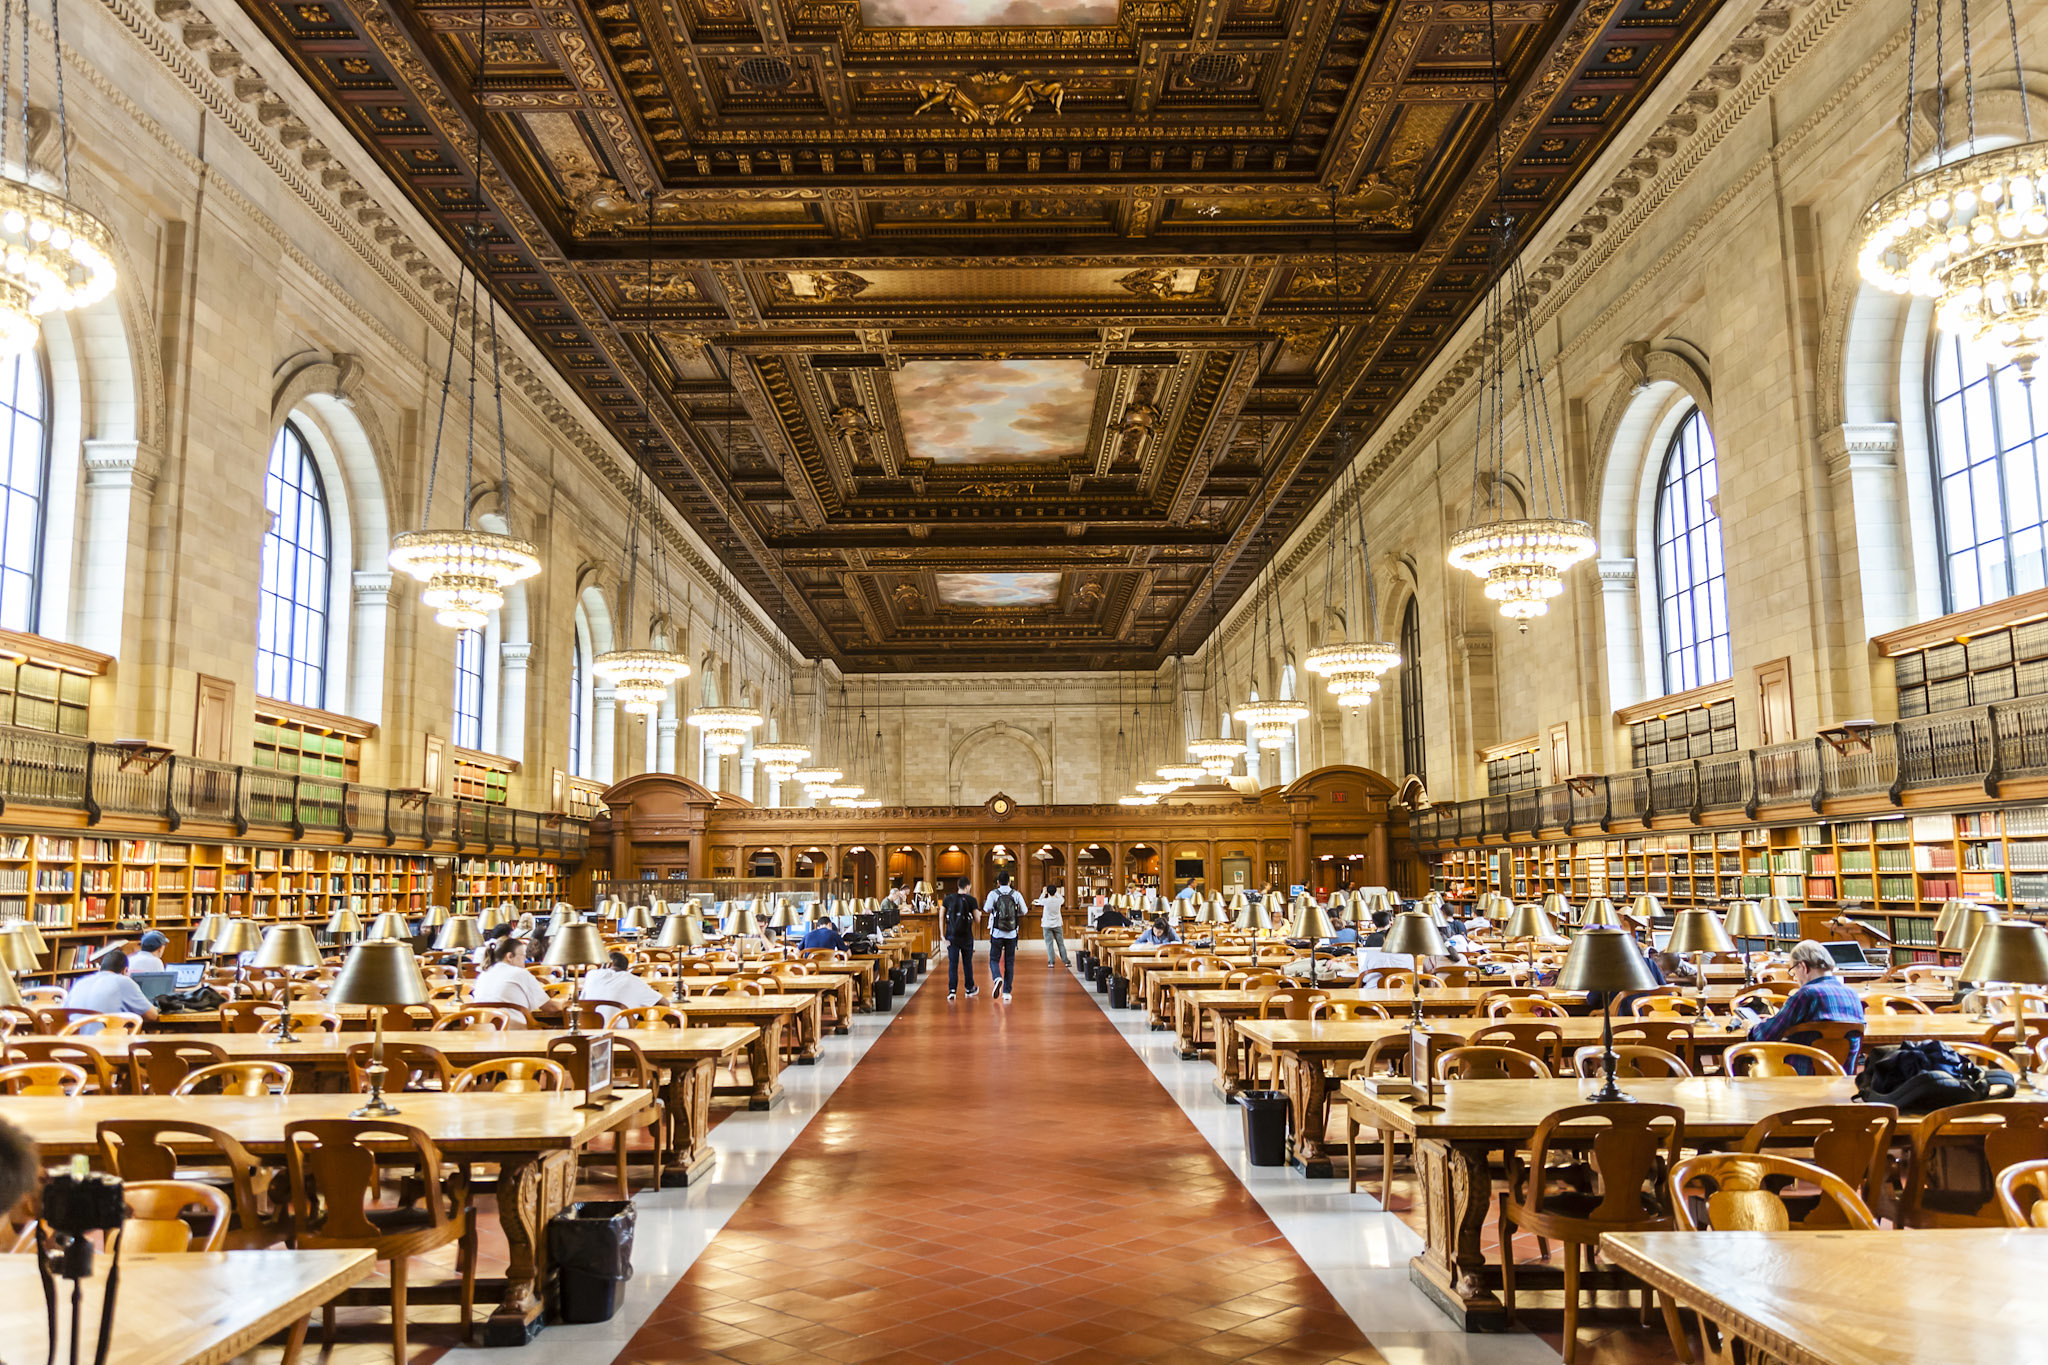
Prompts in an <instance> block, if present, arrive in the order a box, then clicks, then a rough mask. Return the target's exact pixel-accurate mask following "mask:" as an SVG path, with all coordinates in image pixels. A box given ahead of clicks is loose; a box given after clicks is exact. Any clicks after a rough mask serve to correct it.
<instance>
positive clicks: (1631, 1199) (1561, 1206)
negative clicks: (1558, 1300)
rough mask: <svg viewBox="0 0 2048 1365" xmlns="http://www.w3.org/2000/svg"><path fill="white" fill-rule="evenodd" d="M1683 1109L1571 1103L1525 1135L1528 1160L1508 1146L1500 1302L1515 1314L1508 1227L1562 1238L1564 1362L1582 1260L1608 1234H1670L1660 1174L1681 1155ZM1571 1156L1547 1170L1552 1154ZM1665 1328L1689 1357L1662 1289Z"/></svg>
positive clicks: (1568, 1362) (1572, 1336)
mask: <svg viewBox="0 0 2048 1365" xmlns="http://www.w3.org/2000/svg"><path fill="white" fill-rule="evenodd" d="M1684 1140H1685V1111H1684V1110H1683V1109H1681V1108H1679V1107H1678V1106H1676V1105H1670V1104H1647V1103H1638V1104H1577V1105H1570V1106H1567V1107H1566V1108H1563V1109H1559V1110H1557V1111H1556V1112H1555V1113H1552V1114H1549V1115H1547V1116H1546V1117H1545V1118H1544V1120H1543V1121H1542V1122H1541V1123H1539V1124H1537V1125H1536V1131H1535V1132H1534V1133H1533V1134H1531V1135H1530V1139H1529V1148H1528V1152H1527V1154H1526V1157H1525V1156H1524V1155H1523V1154H1521V1153H1510V1155H1509V1159H1508V1179H1507V1192H1506V1193H1505V1194H1504V1195H1503V1196H1502V1198H1501V1204H1500V1244H1501V1299H1502V1301H1503V1302H1504V1304H1505V1305H1506V1307H1507V1314H1508V1318H1509V1320H1510V1321H1512V1320H1513V1319H1514V1316H1515V1253H1514V1246H1515V1241H1514V1234H1515V1229H1516V1228H1523V1229H1526V1230H1527V1231H1529V1232H1532V1233H1534V1234H1536V1235H1537V1236H1538V1237H1544V1238H1548V1239H1550V1240H1552V1241H1557V1242H1563V1243H1564V1347H1563V1354H1564V1359H1565V1365H1572V1362H1573V1361H1574V1360H1576V1359H1577V1357H1578V1347H1579V1341H1578V1337H1579V1261H1580V1258H1581V1257H1582V1256H1583V1255H1584V1254H1585V1253H1586V1252H1587V1251H1589V1250H1591V1249H1592V1247H1594V1246H1595V1245H1596V1244H1597V1243H1598V1242H1599V1240H1600V1237H1601V1234H1602V1233H1608V1232H1667V1231H1670V1230H1671V1229H1672V1227H1673V1226H1674V1222H1673V1219H1672V1217H1671V1215H1670V1214H1669V1213H1667V1212H1666V1211H1665V1210H1664V1208H1663V1207H1662V1196H1661V1191H1660V1190H1659V1189H1658V1177H1659V1175H1660V1174H1661V1173H1662V1172H1663V1171H1668V1170H1669V1169H1670V1168H1671V1167H1672V1166H1674V1165H1676V1164H1677V1162H1678V1153H1679V1149H1680V1146H1681V1144H1682V1143H1683V1142H1684ZM1566 1154H1569V1155H1570V1156H1572V1157H1573V1158H1575V1159H1574V1160H1572V1161H1571V1162H1570V1163H1569V1165H1568V1166H1563V1167H1560V1168H1559V1169H1558V1170H1555V1171H1553V1170H1552V1169H1551V1168H1552V1165H1553V1162H1552V1160H1551V1158H1552V1157H1553V1156H1554V1155H1557V1156H1563V1155H1566ZM1658 1303H1659V1305H1660V1306H1661V1307H1662V1309H1663V1313H1664V1328H1665V1330H1666V1331H1667V1332H1668V1333H1669V1334H1670V1336H1671V1344H1672V1347H1673V1348H1674V1349H1675V1350H1676V1351H1677V1352H1678V1357H1679V1359H1680V1360H1690V1359H1691V1358H1692V1356H1691V1350H1690V1348H1689V1347H1688V1346H1687V1344H1686V1339H1685V1331H1684V1328H1683V1327H1682V1326H1681V1325H1680V1323H1679V1320H1678V1309H1677V1307H1676V1305H1674V1304H1673V1303H1672V1302H1671V1301H1670V1300H1669V1299H1666V1298H1664V1297H1663V1296H1662V1295H1658Z"/></svg>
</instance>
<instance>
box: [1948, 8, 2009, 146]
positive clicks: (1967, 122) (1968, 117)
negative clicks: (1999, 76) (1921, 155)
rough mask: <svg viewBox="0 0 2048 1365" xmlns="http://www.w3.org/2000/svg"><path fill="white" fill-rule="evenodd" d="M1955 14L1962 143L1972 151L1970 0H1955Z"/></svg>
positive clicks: (1973, 69)
mask: <svg viewBox="0 0 2048 1365" xmlns="http://www.w3.org/2000/svg"><path fill="white" fill-rule="evenodd" d="M1956 14H1957V17H1958V18H1959V19H1960V21H1961V24H1962V30H1963V35H1962V36H1963V119H1964V131H1965V133H1966V134H1967V136H1966V137H1965V138H1964V142H1963V145H1964V146H1966V147H1968V148H1969V149H1970V150H1971V151H1973V152H1974V151H1976V150H1977V68H1976V63H1975V61H1974V60H1973V56H1972V53H1971V51H1970V0H1956ZM2014 74H2015V75H2017V74H2018V73H2017V72H2015V73H2014Z"/></svg>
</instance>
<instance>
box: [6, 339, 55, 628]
mask: <svg viewBox="0 0 2048 1365" xmlns="http://www.w3.org/2000/svg"><path fill="white" fill-rule="evenodd" d="M0 379H4V381H5V385H6V387H5V388H4V389H0V421H4V422H5V423H6V426H7V433H6V434H7V449H6V451H5V456H6V463H5V464H4V465H0V489H4V491H5V495H6V504H5V506H4V507H0V626H4V627H6V628H7V629H8V630H24V631H33V630H35V629H36V626H37V614H38V613H37V610H36V607H37V600H38V599H39V598H40V597H41V595H42V594H41V592H40V591H39V588H40V580H41V578H42V572H43V517H44V507H45V504H46V503H47V502H48V492H49V476H50V433H49V423H48V421H47V420H46V419H47V416H48V413H49V410H50V408H49V390H48V380H47V378H46V376H45V374H44V371H43V353H42V351H41V350H36V351H32V352H30V353H28V354H27V355H22V356H17V357H15V359H14V360H13V361H11V362H6V363H5V368H4V369H0Z"/></svg>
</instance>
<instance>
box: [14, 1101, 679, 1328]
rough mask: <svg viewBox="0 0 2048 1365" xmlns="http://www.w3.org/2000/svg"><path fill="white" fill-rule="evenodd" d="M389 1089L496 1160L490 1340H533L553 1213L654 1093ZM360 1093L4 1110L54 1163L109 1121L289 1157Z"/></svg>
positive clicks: (411, 1117) (462, 1146)
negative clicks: (585, 1160)
mask: <svg viewBox="0 0 2048 1365" xmlns="http://www.w3.org/2000/svg"><path fill="white" fill-rule="evenodd" d="M388 1098H389V1099H390V1101H391V1102H392V1103H393V1104H395V1105H397V1106H398V1110H399V1112H398V1113H397V1114H395V1115H393V1116H392V1119H391V1121H392V1122H394V1123H402V1124H406V1125H408V1126H410V1127H413V1128H418V1129H420V1130H421V1131H423V1132H425V1133H426V1135H427V1136H428V1137H429V1138H432V1139H433V1140H434V1143H435V1145H437V1146H438V1147H439V1148H440V1149H441V1151H442V1153H443V1155H446V1156H451V1157H460V1158H462V1159H464V1160H468V1161H480V1162H489V1163H491V1164H494V1165H496V1166H497V1168H498V1191H497V1193H498V1221H499V1224H500V1226H501V1227H502V1229H503V1231H504V1235H505V1245H506V1250H507V1252H508V1261H509V1263H508V1265H507V1267H506V1273H505V1279H504V1281H503V1283H502V1285H498V1284H492V1283H490V1282H489V1281H487V1280H479V1281H478V1297H479V1298H480V1299H481V1298H484V1297H485V1296H486V1294H487V1293H488V1292H492V1291H497V1292H499V1293H500V1298H499V1302H498V1306H497V1308H496V1310H495V1311H493V1312H492V1313H491V1314H490V1316H489V1317H488V1318H486V1319H485V1321H484V1328H483V1336H484V1344H485V1345H486V1346H520V1345H524V1344H525V1343H526V1342H527V1341H528V1340H530V1339H531V1337H532V1335H533V1333H534V1332H535V1331H537V1330H538V1329H539V1326H540V1317H541V1312H542V1308H543V1305H544V1302H545V1297H546V1288H547V1282H548V1263H547V1225H548V1220H549V1219H550V1218H552V1217H554V1216H555V1215H556V1214H558V1213H560V1212H561V1211H562V1210H563V1209H565V1208H567V1207H568V1205H569V1201H570V1199H571V1198H572V1197H573V1196H574V1194H575V1189H576V1158H577V1153H579V1152H580V1151H582V1150H583V1149H584V1148H585V1147H588V1146H589V1145H590V1144H591V1143H592V1142H594V1141H595V1140H596V1139H597V1138H598V1137H600V1136H601V1135H603V1134H605V1133H608V1132H610V1131H611V1130H612V1129H613V1128H615V1127H617V1126H618V1125H619V1124H620V1123H622V1122H623V1121H625V1120H626V1119H628V1118H630V1117H632V1116H633V1115H634V1114H636V1113H638V1112H639V1111H641V1110H642V1109H645V1108H646V1107H647V1105H648V1104H649V1102H650V1101H651V1099H652V1095H651V1092H649V1091H646V1090H621V1091H615V1092H614V1094H613V1098H612V1100H611V1101H610V1103H608V1104H606V1105H605V1106H604V1107H603V1108H601V1109H578V1108H577V1107H576V1106H577V1104H578V1103H579V1102H580V1101H581V1100H582V1098H583V1094H582V1092H581V1091H578V1090H565V1091H557V1092H553V1093H547V1094H527V1095H499V1094H495V1093H491V1092H488V1091H485V1092H478V1093H472V1094H464V1095H442V1094H438V1093H431V1092H424V1091H415V1092H408V1093H405V1094H390V1095H388ZM362 1102H363V1097H362V1096H360V1095H280V1096H270V1097H264V1098H249V1097H244V1096H228V1095H179V1096H166V1095H77V1096H73V1097H71V1098H69V1099H60V1098H56V1097H47V1098H46V1097H42V1096H21V1095H8V1096H0V1119H6V1120H7V1121H8V1122H9V1123H12V1124H14V1125H15V1126H17V1127H19V1128H20V1129H21V1130H22V1131H23V1132H25V1133H27V1134H28V1135H29V1136H30V1137H31V1138H33V1139H35V1142H36V1145H37V1146H38V1148H40V1150H41V1152H42V1156H43V1159H44V1160H45V1161H46V1162H47V1161H49V1160H51V1159H52V1158H58V1157H68V1156H72V1155H76V1154H80V1153H83V1154H86V1155H89V1156H97V1155H98V1153H99V1138H98V1131H99V1124H100V1122H101V1121H102V1120H104V1119H158V1120H168V1121H179V1122H185V1123H202V1124H206V1125H207V1126H209V1127H213V1128H218V1129H220V1130H221V1131H223V1132H225V1133H227V1134H228V1136H230V1137H232V1138H234V1139H235V1140H236V1141H238V1142H240V1143H241V1144H242V1145H243V1146H245V1147H247V1148H248V1149H249V1150H250V1152H252V1153H253V1154H255V1155H257V1156H261V1157H265V1158H267V1159H269V1160H272V1161H276V1162H279V1163H282V1161H283V1157H284V1129H285V1125H286V1124H288V1123H292V1122H295V1121H297V1120H300V1119H341V1118H347V1117H348V1114H349V1111H350V1110H351V1109H354V1108H356V1107H358V1106H359V1105H361V1104H362ZM6 1259H10V1258H0V1261H4V1260H6ZM487 1286H488V1288H487ZM454 1292H455V1286H454V1285H447V1286H431V1287H423V1288H422V1289H420V1290H417V1291H414V1292H413V1294H412V1295H411V1297H412V1300H413V1301H414V1302H422V1303H433V1302H440V1301H442V1299H443V1298H444V1297H449V1298H450V1301H452V1295H453V1294H454ZM37 1299H38V1301H37V1305H36V1310H37V1312H38V1313H40V1311H41V1304H40V1301H39V1300H40V1296H37Z"/></svg>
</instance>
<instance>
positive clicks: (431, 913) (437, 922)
mask: <svg viewBox="0 0 2048 1365" xmlns="http://www.w3.org/2000/svg"><path fill="white" fill-rule="evenodd" d="M447 922H448V907H447V906H445V905H430V906H428V907H427V913H426V914H424V915H421V916H420V928H422V929H438V928H440V927H441V926H442V925H444V924H446V923H447Z"/></svg>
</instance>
